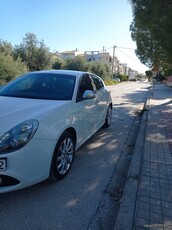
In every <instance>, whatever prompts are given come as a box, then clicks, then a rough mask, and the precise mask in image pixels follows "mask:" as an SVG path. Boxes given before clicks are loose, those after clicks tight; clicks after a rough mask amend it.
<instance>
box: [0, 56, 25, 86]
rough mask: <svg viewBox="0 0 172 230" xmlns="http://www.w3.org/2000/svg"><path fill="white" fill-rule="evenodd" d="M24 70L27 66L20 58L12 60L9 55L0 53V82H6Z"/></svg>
mask: <svg viewBox="0 0 172 230" xmlns="http://www.w3.org/2000/svg"><path fill="white" fill-rule="evenodd" d="M25 72H27V67H26V65H25V64H24V63H22V62H21V60H20V59H17V60H14V59H13V57H12V56H11V55H9V54H8V55H6V54H5V53H0V84H5V83H8V82H9V81H11V80H12V79H14V78H15V77H17V76H19V75H21V74H23V73H25Z"/></svg>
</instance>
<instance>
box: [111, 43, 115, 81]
mask: <svg viewBox="0 0 172 230" xmlns="http://www.w3.org/2000/svg"><path fill="white" fill-rule="evenodd" d="M115 48H116V46H113V56H112V78H113V70H114V61H115Z"/></svg>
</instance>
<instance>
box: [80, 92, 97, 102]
mask: <svg viewBox="0 0 172 230" xmlns="http://www.w3.org/2000/svg"><path fill="white" fill-rule="evenodd" d="M95 97H96V95H95V93H94V92H93V91H92V90H86V91H85V92H84V94H83V97H82V98H83V100H88V99H93V98H95Z"/></svg>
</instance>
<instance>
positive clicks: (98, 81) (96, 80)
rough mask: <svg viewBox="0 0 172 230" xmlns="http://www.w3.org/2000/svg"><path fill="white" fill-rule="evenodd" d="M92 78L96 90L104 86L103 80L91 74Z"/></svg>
mask: <svg viewBox="0 0 172 230" xmlns="http://www.w3.org/2000/svg"><path fill="white" fill-rule="evenodd" d="M92 79H93V82H94V84H95V86H96V89H97V90H99V89H101V88H103V87H104V85H103V82H102V80H101V79H100V78H99V77H97V76H95V75H92Z"/></svg>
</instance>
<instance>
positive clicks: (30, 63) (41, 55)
mask: <svg viewBox="0 0 172 230" xmlns="http://www.w3.org/2000/svg"><path fill="white" fill-rule="evenodd" d="M14 57H15V58H18V57H20V58H21V59H22V61H23V62H25V63H26V65H27V67H28V69H29V70H30V71H35V70H43V69H49V68H51V55H50V53H49V49H48V47H46V45H45V44H44V41H39V40H38V39H37V37H36V35H35V34H33V33H27V34H26V35H25V37H24V38H23V42H22V43H21V44H20V45H18V46H15V49H14Z"/></svg>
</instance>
